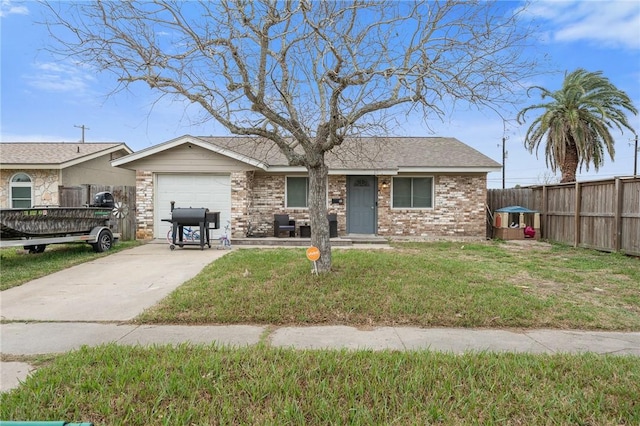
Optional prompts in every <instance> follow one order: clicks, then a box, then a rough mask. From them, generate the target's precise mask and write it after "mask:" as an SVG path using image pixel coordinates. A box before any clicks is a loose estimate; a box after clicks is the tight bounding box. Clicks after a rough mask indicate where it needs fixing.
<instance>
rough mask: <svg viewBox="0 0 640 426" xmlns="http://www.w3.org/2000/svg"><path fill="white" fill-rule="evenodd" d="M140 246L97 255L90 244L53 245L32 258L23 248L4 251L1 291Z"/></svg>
mask: <svg viewBox="0 0 640 426" xmlns="http://www.w3.org/2000/svg"><path fill="white" fill-rule="evenodd" d="M137 245H140V243H139V242H136V241H119V242H118V243H117V244H115V245H113V246H112V247H111V250H109V251H108V252H105V253H95V252H94V251H93V248H92V247H91V246H90V245H89V244H79V243H78V244H52V245H49V246H47V248H46V250H45V251H44V253H38V254H29V253H28V252H27V251H25V250H23V249H22V248H21V247H20V248H15V247H12V248H4V249H2V250H0V271H1V275H0V290H6V289H8V288H11V287H15V286H18V285H20V284H24V283H25V282H28V281H31V280H34V279H36V278H40V277H43V276H45V275H49V274H52V273H54V272H57V271H60V270H62V269H66V268H68V267H70V266H73V265H78V264H80V263H84V262H87V261H89V260H92V259H96V258H99V257H103V256H108V255H109V254H110V253H115V252H118V251H122V250H126V249H128V248H131V247H134V246H137Z"/></svg>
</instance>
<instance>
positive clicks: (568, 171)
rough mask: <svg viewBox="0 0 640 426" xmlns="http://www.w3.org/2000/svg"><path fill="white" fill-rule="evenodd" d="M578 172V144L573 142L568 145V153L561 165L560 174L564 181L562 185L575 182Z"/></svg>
mask: <svg viewBox="0 0 640 426" xmlns="http://www.w3.org/2000/svg"><path fill="white" fill-rule="evenodd" d="M577 170H578V149H577V148H576V144H575V143H573V142H571V143H569V145H567V151H566V152H565V154H564V160H563V161H562V164H560V172H561V173H562V180H561V181H560V183H566V182H575V181H576V171H577Z"/></svg>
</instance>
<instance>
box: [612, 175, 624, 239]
mask: <svg viewBox="0 0 640 426" xmlns="http://www.w3.org/2000/svg"><path fill="white" fill-rule="evenodd" d="M622 189H623V183H622V180H621V179H620V178H619V177H617V178H616V180H615V192H614V194H613V206H614V209H615V210H614V214H613V217H614V219H613V226H614V229H615V234H614V238H613V250H614V251H616V252H618V251H620V249H621V248H622V201H623V200H622Z"/></svg>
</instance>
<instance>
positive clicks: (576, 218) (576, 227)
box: [573, 181, 582, 247]
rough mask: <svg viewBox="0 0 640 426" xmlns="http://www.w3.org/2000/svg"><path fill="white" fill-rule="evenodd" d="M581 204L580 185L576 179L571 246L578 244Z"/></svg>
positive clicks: (577, 245)
mask: <svg viewBox="0 0 640 426" xmlns="http://www.w3.org/2000/svg"><path fill="white" fill-rule="evenodd" d="M581 204H582V186H581V185H580V183H579V182H577V181H576V199H575V209H576V211H575V216H574V221H575V223H574V224H573V232H574V233H575V234H574V236H573V246H574V247H579V246H580V205H581Z"/></svg>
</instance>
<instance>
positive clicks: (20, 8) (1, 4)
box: [0, 0, 29, 18]
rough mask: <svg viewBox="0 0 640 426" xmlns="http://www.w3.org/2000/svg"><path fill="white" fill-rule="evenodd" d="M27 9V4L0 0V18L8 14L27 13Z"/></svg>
mask: <svg viewBox="0 0 640 426" xmlns="http://www.w3.org/2000/svg"><path fill="white" fill-rule="evenodd" d="M28 14H29V9H28V8H27V6H24V5H22V4H21V2H18V3H15V2H12V1H11V0H2V1H0V18H4V17H6V16H9V15H28Z"/></svg>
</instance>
